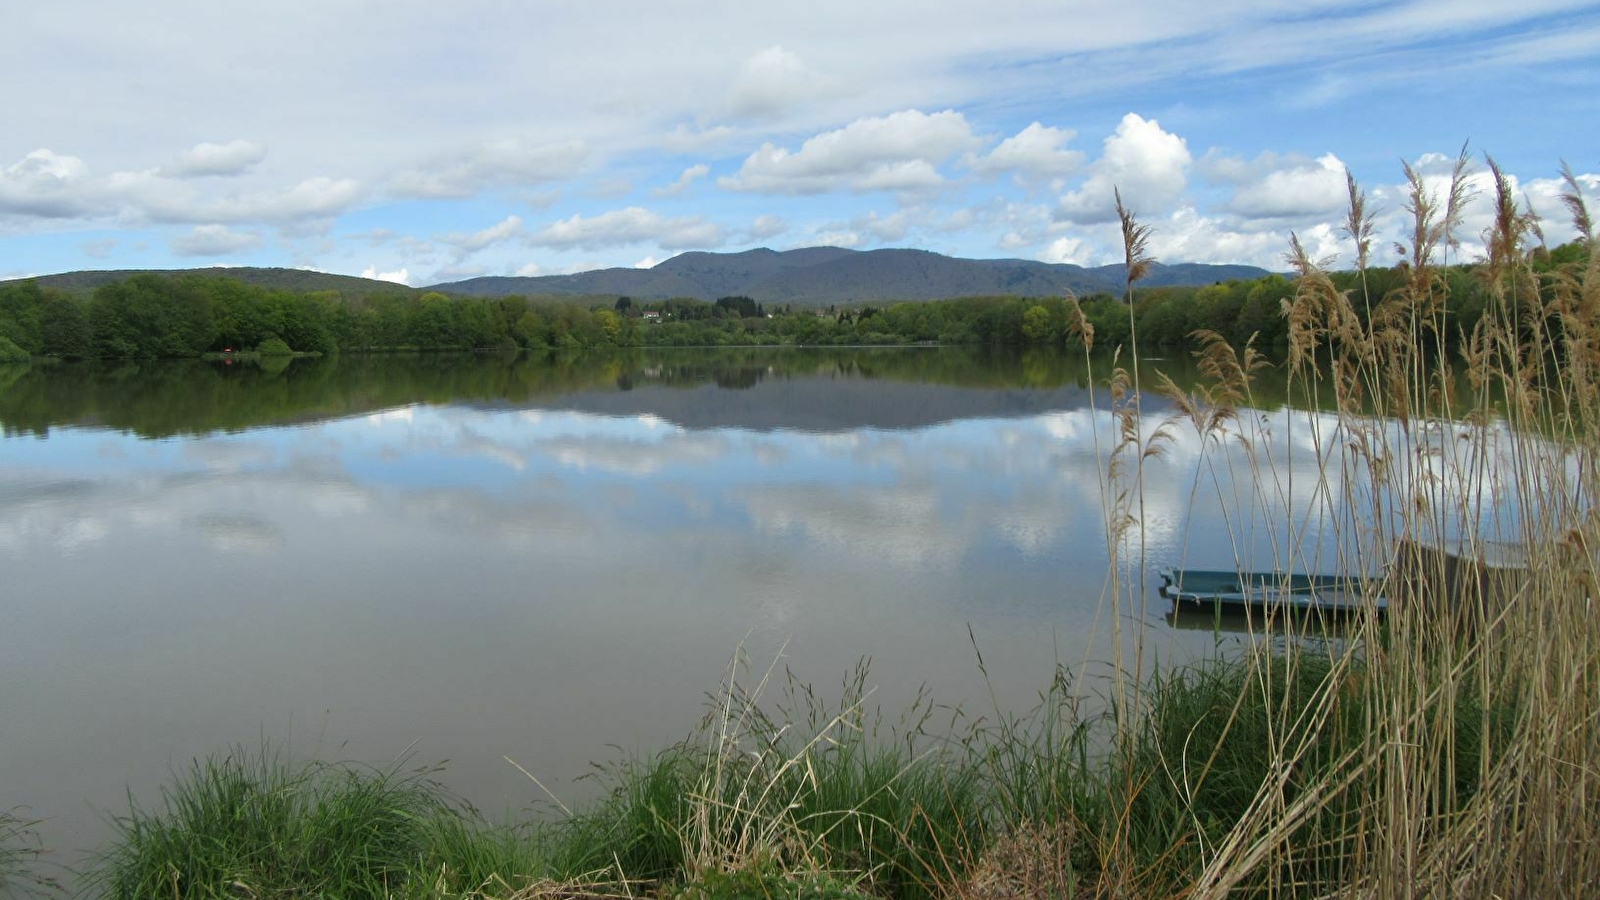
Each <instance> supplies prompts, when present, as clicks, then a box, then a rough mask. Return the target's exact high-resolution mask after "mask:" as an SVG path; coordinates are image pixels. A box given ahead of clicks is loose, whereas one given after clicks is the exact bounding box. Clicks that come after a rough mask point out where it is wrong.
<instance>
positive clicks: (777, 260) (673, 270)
mask: <svg viewBox="0 0 1600 900" xmlns="http://www.w3.org/2000/svg"><path fill="white" fill-rule="evenodd" d="M1124 271H1125V269H1124V267H1123V266H1120V265H1114V266H1101V267H1098V268H1092V269H1090V268H1084V267H1083V266H1075V265H1068V264H1056V263H1042V262H1037V261H1034V260H1027V259H960V258H957V257H951V256H944V255H942V254H939V253H932V252H929V251H927V250H900V249H888V250H847V249H844V248H840V247H806V248H802V249H799V250H787V251H783V252H778V251H775V250H768V249H765V248H762V249H759V250H746V251H744V252H742V253H705V252H694V253H684V254H681V255H679V256H674V257H673V258H671V259H669V260H667V261H666V262H662V263H658V264H657V265H655V266H653V267H651V268H648V269H621V268H618V269H599V270H597V271H593V272H579V273H576V274H572V275H542V276H533V277H520V278H511V277H486V278H471V279H468V280H466V281H456V282H449V283H445V284H436V285H433V286H432V288H430V290H437V291H444V292H447V293H452V294H465V295H468V296H474V297H504V296H508V295H511V294H523V295H528V296H533V295H540V294H546V295H548V294H570V295H627V296H630V297H637V298H639V299H641V300H659V299H667V298H670V297H694V298H696V299H700V300H715V299H716V298H718V297H727V296H733V295H743V296H746V297H752V298H754V299H755V300H757V301H759V302H761V303H792V304H796V305H801V306H806V305H814V306H815V305H826V304H829V303H850V302H859V301H877V300H935V299H943V298H948V297H973V296H992V295H1016V296H1023V297H1056V296H1060V295H1061V294H1063V293H1065V292H1067V291H1068V290H1070V291H1072V292H1073V293H1076V294H1092V293H1096V292H1100V291H1104V292H1107V293H1112V294H1120V293H1121V292H1122V289H1123V272H1124ZM1266 274H1267V270H1265V269H1258V268H1256V267H1254V266H1212V265H1201V264H1198V263H1182V264H1178V265H1170V266H1167V265H1159V264H1158V265H1156V266H1155V267H1154V268H1153V269H1152V270H1151V272H1150V275H1149V277H1148V278H1147V279H1146V280H1145V281H1143V282H1141V283H1142V284H1144V285H1145V286H1149V287H1155V286H1162V285H1193V284H1212V283H1214V282H1218V281H1230V280H1234V279H1244V278H1258V277H1260V276H1262V275H1266Z"/></svg>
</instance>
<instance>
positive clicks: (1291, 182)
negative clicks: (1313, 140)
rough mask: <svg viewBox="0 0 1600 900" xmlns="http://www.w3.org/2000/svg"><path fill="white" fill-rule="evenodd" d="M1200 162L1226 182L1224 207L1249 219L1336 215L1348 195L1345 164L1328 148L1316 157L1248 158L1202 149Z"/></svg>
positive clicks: (1207, 170) (1344, 204)
mask: <svg viewBox="0 0 1600 900" xmlns="http://www.w3.org/2000/svg"><path fill="white" fill-rule="evenodd" d="M1200 168H1201V170H1202V171H1204V172H1205V173H1206V174H1207V175H1208V177H1211V178H1212V180H1214V181H1221V182H1225V183H1226V182H1231V183H1233V185H1234V192H1233V197H1232V199H1231V200H1229V202H1228V209H1229V211H1231V212H1233V213H1236V214H1238V215H1240V216H1244V217H1246V218H1252V219H1279V218H1293V217H1305V216H1329V215H1337V214H1338V213H1339V212H1340V211H1341V210H1343V209H1344V208H1345V206H1346V204H1347V203H1348V200H1349V192H1348V189H1347V187H1346V184H1345V164H1344V162H1343V161H1341V160H1340V159H1339V157H1337V156H1334V155H1333V154H1332V153H1328V154H1324V155H1323V156H1320V157H1318V158H1316V159H1307V158H1305V157H1303V156H1278V155H1276V154H1272V153H1265V154H1262V155H1261V156H1259V157H1257V158H1256V159H1255V160H1254V161H1252V162H1245V161H1244V160H1240V159H1235V158H1229V157H1220V156H1216V155H1214V154H1207V155H1206V157H1205V158H1204V159H1202V160H1201V165H1200Z"/></svg>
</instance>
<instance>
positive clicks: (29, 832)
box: [0, 809, 59, 897]
mask: <svg viewBox="0 0 1600 900" xmlns="http://www.w3.org/2000/svg"><path fill="white" fill-rule="evenodd" d="M24 812H25V810H20V809H9V810H7V809H0V897H11V896H16V897H23V896H28V895H30V894H38V895H41V896H43V895H47V894H51V893H54V892H55V891H56V890H57V889H58V887H59V884H58V882H57V880H56V878H55V876H54V875H53V874H52V873H51V872H50V871H48V870H47V869H46V868H45V867H44V864H43V863H42V861H41V859H40V857H42V856H44V855H45V852H46V851H45V849H44V847H43V846H41V845H40V843H39V833H38V830H37V828H38V825H39V823H38V821H37V820H35V819H31V818H28V817H27V816H26V815H24Z"/></svg>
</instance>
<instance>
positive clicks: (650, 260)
mask: <svg viewBox="0 0 1600 900" xmlns="http://www.w3.org/2000/svg"><path fill="white" fill-rule="evenodd" d="M659 265H661V260H659V259H656V258H655V256H653V255H652V256H646V257H645V258H644V259H641V260H639V261H638V262H636V263H634V264H633V267H634V268H635V269H653V268H655V267H656V266H659Z"/></svg>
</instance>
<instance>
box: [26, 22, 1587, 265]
mask: <svg viewBox="0 0 1600 900" xmlns="http://www.w3.org/2000/svg"><path fill="white" fill-rule="evenodd" d="M580 6H581V9H580V8H579V7H580ZM780 6H781V7H783V8H780ZM789 7H792V8H789ZM0 31H3V33H5V34H6V35H7V36H8V37H9V38H10V40H8V45H9V47H10V51H9V54H8V69H9V71H11V72H12V73H13V75H12V77H11V78H10V79H9V80H8V83H9V85H10V88H11V89H10V90H9V91H8V92H7V94H8V96H7V101H6V112H5V120H4V122H5V127H4V128H0V278H3V277H19V276H24V275H30V274H42V273H49V272H57V271H65V270H71V269H82V268H166V267H191V266H209V265H280V266H301V267H308V268H314V269H319V270H323V271H329V272H339V273H345V274H353V275H361V274H367V275H369V276H374V277H386V278H389V279H391V280H403V281H405V282H407V283H410V284H413V285H425V284H431V283H436V282H441V281H449V280H455V279H460V278H465V277H471V276H474V275H511V274H554V273H561V272H569V271H576V270H582V269H589V268H598V267H603V266H629V265H650V264H653V263H654V262H658V261H660V260H663V259H666V258H668V257H670V256H672V255H674V254H676V253H679V252H683V251H686V250H724V251H732V250H742V249H747V248H750V247H758V246H768V247H773V248H777V249H785V248H790V247H800V246H811V245H816V244H836V245H840V246H849V247H856V248H860V249H870V248H873V247H891V246H893V247H922V248H926V249H930V250H936V251H939V252H944V253H950V254H954V255H960V256H969V257H1022V258H1030V259H1042V260H1047V261H1052V262H1076V263H1080V264H1086V265H1094V264H1101V263H1105V262H1110V261H1113V260H1114V259H1116V257H1117V255H1118V251H1117V248H1116V245H1115V243H1114V229H1113V227H1112V226H1111V225H1110V224H1109V222H1108V221H1107V220H1108V218H1109V216H1110V212H1111V205H1110V197H1111V191H1112V189H1113V188H1114V187H1115V188H1118V189H1120V190H1121V192H1122V195H1123V197H1124V198H1125V199H1126V200H1127V201H1128V203H1129V205H1130V206H1131V207H1133V208H1134V209H1135V210H1136V211H1137V212H1138V213H1139V214H1140V217H1141V218H1142V219H1143V220H1144V221H1146V222H1147V223H1148V224H1150V225H1152V226H1153V227H1154V229H1155V233H1154V236H1153V238H1152V242H1151V246H1152V249H1153V250H1154V251H1155V253H1156V254H1157V256H1158V257H1159V258H1160V259H1162V260H1163V261H1167V262H1186V261H1187V262H1244V263H1254V264H1257V265H1263V266H1267V267H1270V268H1282V263H1281V258H1282V254H1283V251H1284V250H1285V249H1286V246H1287V242H1288V238H1289V235H1290V233H1291V232H1294V233H1297V234H1299V235H1300V237H1301V238H1302V240H1304V241H1305V242H1306V243H1307V244H1308V245H1309V247H1310V248H1311V249H1312V251H1313V252H1314V253H1317V254H1319V255H1323V256H1327V255H1333V254H1339V255H1340V256H1341V257H1347V256H1348V246H1347V244H1346V242H1345V241H1344V239H1343V236H1342V235H1341V234H1340V233H1339V231H1338V223H1339V221H1340V220H1341V218H1342V206H1341V204H1342V202H1343V199H1344V192H1345V191H1344V173H1345V170H1346V169H1347V168H1348V169H1349V171H1351V172H1352V173H1353V174H1354V175H1355V177H1356V178H1357V179H1358V181H1359V182H1360V183H1361V184H1362V185H1363V187H1365V188H1366V189H1367V190H1368V191H1369V192H1370V193H1371V194H1372V195H1373V198H1374V203H1375V204H1376V206H1377V207H1378V209H1379V210H1380V218H1379V223H1380V228H1381V229H1382V232H1383V234H1384V235H1385V236H1386V237H1398V236H1399V235H1400V233H1401V231H1400V222H1399V219H1400V216H1401V215H1402V213H1403V211H1402V208H1401V207H1402V205H1403V197H1402V196H1401V194H1400V192H1399V184H1400V182H1401V180H1402V172H1401V163H1402V161H1406V162H1410V163H1412V164H1413V165H1415V166H1416V167H1417V168H1418V169H1419V170H1420V171H1422V172H1423V173H1424V174H1425V175H1428V176H1429V177H1430V179H1431V180H1436V179H1437V178H1438V177H1440V176H1441V175H1442V173H1443V172H1444V171H1445V170H1447V169H1448V166H1449V160H1450V158H1451V157H1453V156H1454V155H1455V154H1456V153H1457V152H1458V151H1459V150H1460V148H1461V147H1462V146H1463V144H1464V143H1467V144H1468V145H1469V148H1470V150H1471V152H1473V154H1474V158H1475V160H1476V164H1475V167H1476V169H1477V170H1478V173H1479V174H1478V176H1477V177H1478V183H1479V186H1480V187H1484V186H1486V185H1485V183H1484V181H1483V179H1484V177H1485V176H1484V173H1483V170H1484V162H1483V154H1484V153H1488V154H1492V155H1493V156H1494V158H1495V159H1496V160H1497V161H1498V162H1499V163H1500V164H1501V165H1502V167H1503V168H1504V169H1506V170H1507V171H1508V172H1509V173H1511V174H1512V176H1513V177H1514V178H1515V180H1516V184H1517V188H1518V190H1519V192H1520V193H1521V194H1522V195H1523V196H1524V198H1525V200H1526V201H1527V202H1528V203H1529V204H1531V205H1532V206H1533V208H1534V209H1535V211H1536V212H1539V213H1541V214H1542V215H1544V216H1545V217H1546V223H1545V233H1546V236H1547V239H1548V240H1550V241H1551V242H1553V243H1558V242H1561V241H1563V240H1568V239H1570V238H1571V237H1572V236H1573V232H1572V230H1571V228H1570V226H1569V225H1568V224H1567V222H1566V221H1565V220H1564V217H1563V216H1562V214H1561V210H1560V207H1559V202H1558V200H1557V196H1558V194H1559V190H1560V185H1559V184H1558V182H1557V178H1558V175H1559V170H1560V164H1561V161H1562V160H1565V161H1566V162H1567V163H1569V164H1570V165H1571V167H1572V169H1573V170H1574V171H1575V172H1576V173H1578V174H1579V176H1580V180H1581V181H1582V182H1583V184H1584V185H1585V190H1586V191H1587V192H1588V193H1589V194H1590V196H1591V197H1592V198H1600V174H1597V173H1600V139H1597V138H1600V128H1597V127H1596V126H1595V125H1594V123H1595V122H1597V121H1600V99H1597V98H1600V5H1597V4H1595V3H1577V2H1569V0H1520V2H1500V0H1493V2H1468V0H1415V2H1381V0H1377V2H1375V0H1366V2H1344V0H1300V2H1295V3H1262V2H1247V0H1213V2H1208V3H1192V2H1187V0H1068V2H1061V0H990V2H986V3H983V4H970V3H969V4H950V3H942V2H929V0H921V2H910V0H885V2H871V3H860V2H859V0H856V2H842V0H817V2H812V3H807V4H785V5H779V4H734V3H726V2H719V3H711V2H703V0H692V2H682V3H675V4H663V3H640V2H637V0H593V2H588V3H585V4H581V5H580V4H573V3H559V4H557V3H550V2H535V3H529V2H488V0H458V2H455V3H451V4H441V3H437V2H417V0H390V2H385V3H373V2H367V0H280V2H276V3H273V4H269V5H254V6H253V7H251V8H246V7H243V6H240V5H238V4H222V3H214V2H199V0H151V2H148V3H144V4H137V5H135V4H127V3H123V2H120V0H118V2H106V0H53V2H50V3H11V4H6V8H5V9H4V10H0ZM1469 142H1470V143H1469ZM1487 215H1488V204H1487V203H1479V204H1477V205H1476V206H1475V207H1474V208H1473V209H1471V210H1469V215H1468V217H1467V220H1466V222H1465V223H1464V225H1463V228H1462V231H1461V233H1460V234H1459V235H1458V236H1459V237H1460V238H1461V240H1462V246H1463V249H1462V252H1463V254H1466V255H1469V256H1470V255H1471V254H1472V253H1473V252H1474V251H1475V245H1476V237H1477V235H1478V234H1479V233H1480V232H1481V231H1482V229H1483V227H1484V226H1485V225H1486V224H1487ZM1389 243H1390V241H1388V240H1385V241H1384V242H1383V243H1382V244H1381V245H1380V246H1384V247H1387V246H1388V244H1389ZM1387 259H1388V251H1385V253H1384V254H1380V255H1379V261H1380V262H1385V261H1387Z"/></svg>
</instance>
